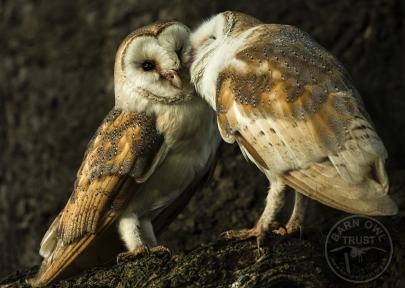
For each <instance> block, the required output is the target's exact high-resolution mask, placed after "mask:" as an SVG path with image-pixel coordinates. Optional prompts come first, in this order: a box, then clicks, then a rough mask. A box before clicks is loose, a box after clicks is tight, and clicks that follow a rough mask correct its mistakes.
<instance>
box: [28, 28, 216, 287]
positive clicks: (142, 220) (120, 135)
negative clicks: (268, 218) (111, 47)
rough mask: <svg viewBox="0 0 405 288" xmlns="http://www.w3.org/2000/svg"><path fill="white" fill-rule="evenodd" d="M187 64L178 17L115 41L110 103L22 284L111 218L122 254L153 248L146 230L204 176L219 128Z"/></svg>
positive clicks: (57, 266)
mask: <svg viewBox="0 0 405 288" xmlns="http://www.w3.org/2000/svg"><path fill="white" fill-rule="evenodd" d="M190 60H191V49H190V42H189V30H188V28H187V27H186V26H184V25H183V24H181V23H177V22H161V23H155V24H152V25H150V26H146V27H144V28H141V29H138V30H136V31H134V32H133V33H132V34H130V35H129V36H128V37H127V38H126V39H125V40H124V41H123V43H122V44H121V46H120V47H119V49H118V52H117V56H116V62H115V74H114V84H115V107H114V108H113V110H112V111H111V112H110V113H109V114H108V115H107V117H106V118H105V119H104V121H103V122H102V124H101V126H100V128H99V129H98V130H97V132H96V134H95V136H94V137H93V139H92V140H91V141H90V143H89V145H88V148H87V151H86V153H85V156H84V159H83V162H82V165H81V167H80V169H79V172H78V174H77V180H76V182H75V185H74V190H73V193H72V195H71V197H70V199H69V200H68V202H67V204H66V206H65V208H64V209H63V211H62V212H61V213H60V214H59V216H57V217H56V219H55V220H54V222H53V223H52V225H51V226H50V228H49V229H48V231H47V232H46V234H45V236H44V238H43V240H42V243H41V247H40V254H41V255H42V256H43V257H44V258H45V259H44V260H43V262H42V266H41V268H40V270H39V272H38V275H37V276H36V277H35V278H34V279H32V281H31V284H33V285H34V286H43V285H47V284H48V283H49V282H50V281H52V280H53V279H55V277H57V276H58V275H59V274H60V273H61V272H62V271H63V270H64V269H66V268H67V267H68V266H69V265H70V264H71V263H72V261H73V260H75V259H76V258H77V257H78V255H79V254H80V253H82V252H83V251H84V250H85V249H86V248H87V246H88V245H89V244H90V243H92V242H94V240H95V239H97V237H99V235H100V234H101V233H102V232H103V231H105V230H106V229H107V228H109V226H111V224H113V223H114V222H116V223H117V224H118V231H119V235H120V237H121V239H122V240H123V242H124V243H125V246H126V248H127V249H128V251H129V252H127V254H128V253H135V254H136V253H139V252H142V251H144V250H145V249H146V248H145V247H146V246H147V247H158V246H156V237H155V233H154V227H155V228H156V227H158V229H161V228H162V227H163V226H164V225H166V224H168V222H169V221H170V220H171V219H173V218H174V216H175V214H176V213H178V212H179V211H180V210H181V208H182V207H184V205H185V204H186V202H187V201H188V199H189V198H190V196H191V195H192V194H193V192H194V190H195V189H197V188H199V187H201V185H202V184H203V182H204V181H205V180H206V178H207V177H208V175H209V173H210V170H211V168H212V167H213V165H214V162H215V161H214V160H215V154H216V150H217V147H218V144H219V142H220V134H219V132H218V128H217V125H216V122H215V113H214V111H213V110H212V109H211V108H210V107H209V105H208V104H206V102H205V101H203V100H202V99H201V98H200V97H198V96H197V95H196V93H195V90H194V88H193V86H192V84H191V83H190V77H189V76H188V75H189V74H188V67H187V65H188V64H190ZM117 237H118V236H117ZM105 248H106V249H107V248H108V247H105ZM153 249H154V248H150V250H151V251H153ZM124 255H125V254H124Z"/></svg>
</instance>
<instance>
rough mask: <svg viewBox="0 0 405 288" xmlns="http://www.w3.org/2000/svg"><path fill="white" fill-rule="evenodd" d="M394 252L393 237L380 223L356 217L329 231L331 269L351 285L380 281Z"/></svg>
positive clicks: (327, 243) (326, 251)
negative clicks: (379, 278)
mask: <svg viewBox="0 0 405 288" xmlns="http://www.w3.org/2000/svg"><path fill="white" fill-rule="evenodd" d="M392 253H393V245H392V240H391V236H390V234H389V232H388V230H387V228H386V227H385V226H384V225H383V224H382V223H381V222H379V221H377V220H375V219H373V218H371V217H367V216H360V215H354V216H349V217H346V218H343V219H342V220H340V221H339V222H338V223H336V224H335V225H334V226H333V227H332V229H331V230H330V231H329V233H328V235H327V237H326V242H325V256H326V260H327V262H328V264H329V267H330V268H331V270H332V271H333V272H334V273H335V274H336V275H337V276H339V277H340V278H342V279H344V280H346V281H348V282H352V283H365V282H370V281H372V280H374V279H377V278H378V277H380V276H381V274H383V273H384V271H385V270H386V269H387V268H388V266H389V264H390V262H391V258H392Z"/></svg>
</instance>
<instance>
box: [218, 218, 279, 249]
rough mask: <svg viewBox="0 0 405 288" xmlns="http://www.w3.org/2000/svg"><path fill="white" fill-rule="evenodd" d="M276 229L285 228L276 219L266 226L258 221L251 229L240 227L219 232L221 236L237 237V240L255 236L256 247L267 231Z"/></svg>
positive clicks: (261, 241)
mask: <svg viewBox="0 0 405 288" xmlns="http://www.w3.org/2000/svg"><path fill="white" fill-rule="evenodd" d="M277 229H285V228H284V227H283V226H282V225H281V224H279V223H278V222H276V221H273V222H271V223H270V224H269V225H268V226H267V227H266V228H264V227H263V225H260V223H258V224H257V225H256V226H255V227H254V228H252V229H242V230H229V231H225V232H223V233H222V234H221V237H223V238H225V239H238V240H245V239H249V238H256V241H257V247H260V245H261V244H262V243H263V242H264V239H265V238H266V236H267V234H268V231H274V230H277Z"/></svg>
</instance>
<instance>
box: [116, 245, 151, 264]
mask: <svg viewBox="0 0 405 288" xmlns="http://www.w3.org/2000/svg"><path fill="white" fill-rule="evenodd" d="M149 253H150V249H149V248H148V246H146V245H140V246H137V247H136V248H135V249H134V250H132V251H127V252H123V253H120V254H118V255H117V264H121V263H124V262H128V261H133V260H135V259H139V258H142V257H144V256H146V255H149Z"/></svg>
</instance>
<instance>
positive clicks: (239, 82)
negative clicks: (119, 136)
mask: <svg viewBox="0 0 405 288" xmlns="http://www.w3.org/2000/svg"><path fill="white" fill-rule="evenodd" d="M191 44H192V47H193V49H195V52H194V54H195V55H194V56H195V57H194V60H193V63H192V65H191V78H192V82H193V83H194V85H195V87H196V90H197V92H198V93H199V94H200V95H201V96H202V97H203V98H204V99H205V100H206V101H207V102H208V103H209V104H210V105H211V107H213V108H214V109H215V110H216V112H217V122H218V127H219V130H220V133H221V135H222V138H223V139H224V140H225V141H226V142H228V143H234V142H235V141H236V142H237V143H238V144H239V147H240V149H241V150H242V152H243V154H244V155H245V157H247V158H248V159H250V160H251V161H252V162H253V163H255V164H256V166H257V167H258V168H259V169H260V170H261V171H262V172H263V173H264V174H265V175H266V176H267V178H268V179H269V181H270V183H271V187H270V189H269V192H268V196H267V199H266V206H265V209H264V212H263V214H262V215H261V217H260V219H259V221H258V222H257V224H256V226H255V227H254V228H253V229H245V230H241V231H229V232H227V233H226V236H228V237H237V238H247V237H257V239H258V240H260V239H262V237H263V236H264V234H265V232H266V231H268V230H270V229H273V227H274V230H276V228H277V227H279V226H278V225H275V224H276V221H275V216H276V214H277V213H278V212H279V210H280V208H281V207H282V206H283V204H284V199H283V191H284V189H285V186H286V185H288V186H290V187H292V188H294V189H295V190H296V191H298V192H299V193H296V197H295V205H294V209H293V212H292V215H291V217H290V219H289V221H288V223H287V224H286V225H285V228H286V231H285V232H287V233H292V232H295V231H297V229H298V228H299V227H300V225H301V223H302V218H303V212H304V205H303V204H304V203H303V196H302V194H303V195H306V196H308V197H310V198H312V199H315V200H317V201H319V202H321V203H323V204H326V205H329V206H331V207H334V208H337V209H340V210H343V211H346V212H349V213H358V214H365V215H393V214H396V213H397V206H396V204H395V203H394V202H393V201H392V199H391V198H390V196H389V195H388V178H387V174H386V171H385V167H384V161H385V159H386V158H387V152H386V150H385V148H384V145H383V143H382V142H381V139H380V138H379V137H378V135H377V133H376V131H375V129H374V127H373V125H372V122H371V120H370V118H369V116H368V114H367V112H366V110H365V108H364V105H363V103H362V100H361V98H360V95H359V92H358V91H357V90H356V88H355V87H354V86H353V84H352V80H351V78H350V76H349V75H348V73H347V72H346V70H345V69H344V68H343V67H342V65H341V64H340V63H339V62H338V61H337V60H336V59H335V58H334V57H333V56H332V55H331V54H330V53H329V52H327V51H326V50H325V49H324V48H322V47H321V46H320V45H319V44H317V43H316V42H315V41H314V40H313V39H311V37H310V36H308V35H307V34H306V33H304V32H302V31H301V30H299V29H297V28H295V27H292V26H288V25H275V24H262V23H261V22H260V21H258V20H257V19H255V18H253V17H250V16H247V15H244V14H241V13H237V12H224V13H221V14H219V15H216V16H215V17H213V18H211V19H210V20H209V21H207V22H205V23H203V24H202V25H201V26H200V27H198V28H197V29H196V31H195V32H193V33H192V34H191ZM300 193H302V194H300ZM273 224H274V225H273ZM278 232H280V228H279V229H278ZM285 232H284V233H285Z"/></svg>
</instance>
